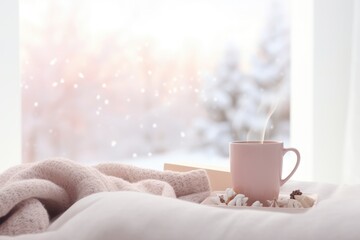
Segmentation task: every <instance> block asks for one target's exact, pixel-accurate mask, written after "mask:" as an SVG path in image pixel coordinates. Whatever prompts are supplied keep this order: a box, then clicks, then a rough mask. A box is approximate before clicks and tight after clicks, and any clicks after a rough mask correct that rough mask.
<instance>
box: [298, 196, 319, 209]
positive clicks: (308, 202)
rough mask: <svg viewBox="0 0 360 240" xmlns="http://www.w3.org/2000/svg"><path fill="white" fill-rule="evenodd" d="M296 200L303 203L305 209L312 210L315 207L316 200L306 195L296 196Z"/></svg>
mask: <svg viewBox="0 0 360 240" xmlns="http://www.w3.org/2000/svg"><path fill="white" fill-rule="evenodd" d="M295 199H296V200H297V201H299V202H300V203H301V205H302V206H303V207H304V208H310V207H312V206H314V203H315V200H314V199H312V198H311V197H308V196H306V195H295Z"/></svg>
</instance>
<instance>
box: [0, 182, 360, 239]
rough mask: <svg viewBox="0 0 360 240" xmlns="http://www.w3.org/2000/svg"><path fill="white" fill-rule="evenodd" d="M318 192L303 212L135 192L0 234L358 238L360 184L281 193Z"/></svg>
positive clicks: (86, 202)
mask: <svg viewBox="0 0 360 240" xmlns="http://www.w3.org/2000/svg"><path fill="white" fill-rule="evenodd" d="M295 189H300V190H302V191H303V192H306V193H316V194H318V203H317V205H316V206H314V207H313V208H312V209H309V210H308V211H306V212H303V213H284V212H269V211H261V210H253V209H251V210H247V209H238V210H233V209H223V208H217V207H210V206H204V205H199V204H195V203H190V202H185V201H182V200H177V199H171V198H165V197H160V196H155V195H150V194H145V193H136V192H111V193H108V192H105V193H97V194H93V195H91V196H88V197H86V198H84V199H82V200H80V201H78V202H77V203H75V204H74V205H73V206H72V207H71V208H70V209H68V211H66V212H65V213H64V214H63V215H62V216H60V217H59V218H58V219H57V220H56V221H54V222H53V223H52V224H51V226H50V228H49V229H48V231H46V232H44V233H41V234H29V235H23V236H17V237H14V238H11V237H5V236H0V239H4V240H5V239H15V240H21V239H24V240H33V239H38V240H41V239H76V240H83V239H84V240H85V239H86V240H93V239H104V240H107V239H135V240H141V239H156V240H159V239H167V240H168V239H175V240H176V239H207V240H211V239H219V240H222V239H302V240H304V239H342V240H344V239H360V206H359V204H360V185H353V186H336V185H330V184H321V183H306V182H289V183H287V184H286V186H285V187H283V189H282V192H291V191H292V190H295Z"/></svg>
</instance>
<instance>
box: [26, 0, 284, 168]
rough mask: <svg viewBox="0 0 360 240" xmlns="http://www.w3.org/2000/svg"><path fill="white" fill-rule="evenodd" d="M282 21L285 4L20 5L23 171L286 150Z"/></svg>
mask: <svg viewBox="0 0 360 240" xmlns="http://www.w3.org/2000/svg"><path fill="white" fill-rule="evenodd" d="M289 22H290V20H289V6H288V3H287V1H285V0H278V1H273V0H256V1H249V0H241V1H233V0H225V1H224V0H222V1H220V0H210V1H209V0H206V1H205V0H194V1H176V0H154V1H146V0H136V1H130V0H117V1H100V0H90V1H85V0H76V1H64V0H61V1H60V0H56V1H55V0H54V1H42V0H20V51H21V79H22V83H21V86H22V133H23V159H24V161H25V162H31V161H37V160H43V159H45V158H49V157H53V156H62V157H67V158H70V159H73V160H75V161H79V162H89V163H92V162H101V161H122V162H134V163H139V164H144V165H146V166H152V165H154V164H155V165H156V164H162V162H164V161H168V162H169V161H192V162H198V163H206V164H220V165H221V164H224V165H225V164H228V161H227V158H228V157H227V156H228V143H229V142H230V141H233V140H261V139H262V138H263V135H265V139H272V140H280V141H284V142H285V143H286V142H288V140H289V124H290V123H289V111H290V109H289V106H290V103H289V98H290V97H289V84H290V79H289V73H290V69H289V67H290V55H289V54H290V50H289V48H290V42H289V35H290V34H289V31H290V26H289ZM272 112H273V114H272V116H270V114H271V113H272Z"/></svg>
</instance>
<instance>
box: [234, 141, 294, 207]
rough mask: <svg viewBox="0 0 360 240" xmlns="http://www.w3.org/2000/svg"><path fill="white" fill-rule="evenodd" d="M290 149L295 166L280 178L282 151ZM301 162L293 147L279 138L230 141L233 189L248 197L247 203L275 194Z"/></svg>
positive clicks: (284, 152) (271, 197) (274, 196)
mask: <svg viewBox="0 0 360 240" xmlns="http://www.w3.org/2000/svg"><path fill="white" fill-rule="evenodd" d="M288 151H292V152H294V153H295V154H296V156H297V160H296V165H295V167H294V169H293V170H292V171H291V173H290V174H289V175H288V176H287V177H286V178H284V179H281V172H282V161H283V157H284V155H285V154H286V153H287V152H288ZM299 163H300V153H299V151H298V150H296V149H295V148H284V146H283V143H282V142H275V141H264V142H263V143H262V142H257V141H249V142H232V143H230V172H231V177H232V184H233V188H234V190H235V192H237V193H242V194H244V195H245V196H247V197H248V198H249V200H248V204H252V203H253V202H255V201H257V200H259V201H260V202H262V203H263V204H264V206H266V205H267V200H273V199H276V198H278V196H279V192H280V187H281V186H282V185H284V183H286V182H287V181H288V180H289V179H290V177H291V176H292V175H293V174H294V173H295V171H296V169H297V168H298V166H299Z"/></svg>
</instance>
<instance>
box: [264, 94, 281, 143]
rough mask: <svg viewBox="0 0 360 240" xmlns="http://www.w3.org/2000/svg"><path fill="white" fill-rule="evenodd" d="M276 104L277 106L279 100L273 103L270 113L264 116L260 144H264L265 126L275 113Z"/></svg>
mask: <svg viewBox="0 0 360 240" xmlns="http://www.w3.org/2000/svg"><path fill="white" fill-rule="evenodd" d="M278 104H279V99H278V100H277V101H275V103H274V105H273V106H272V107H271V109H270V112H269V113H268V115H267V116H266V121H265V126H264V129H263V132H262V137H261V143H262V144H263V143H264V140H265V133H266V127H267V125H268V123H269V120H270V118H271V116H272V115H273V114H274V112H275V111H276V108H277V106H278Z"/></svg>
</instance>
